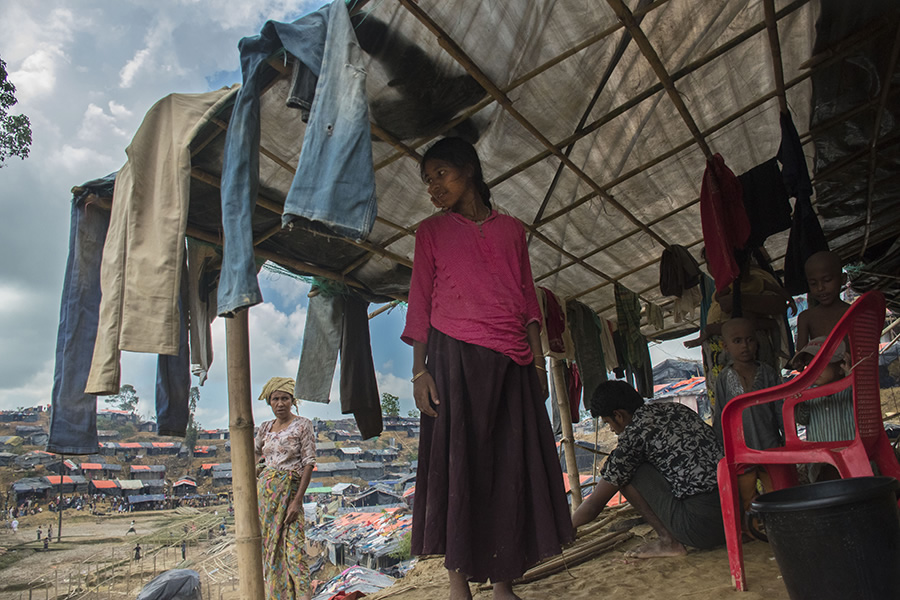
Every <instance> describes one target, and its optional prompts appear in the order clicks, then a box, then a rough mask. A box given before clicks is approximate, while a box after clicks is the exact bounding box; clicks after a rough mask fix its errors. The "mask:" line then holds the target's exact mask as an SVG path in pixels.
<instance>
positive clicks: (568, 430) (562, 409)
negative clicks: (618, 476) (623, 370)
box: [550, 358, 582, 512]
mask: <svg viewBox="0 0 900 600" xmlns="http://www.w3.org/2000/svg"><path fill="white" fill-rule="evenodd" d="M564 368H565V366H564V365H563V362H562V361H561V360H559V359H556V358H551V359H550V371H551V372H552V374H553V387H554V388H555V389H556V403H557V404H558V405H559V420H560V421H561V422H562V433H563V437H562V440H561V444H560V445H561V446H562V448H563V451H564V452H565V455H566V472H567V473H568V476H569V487H570V488H571V490H572V511H573V512H574V511H575V509H576V508H578V507H579V506H581V500H582V498H581V479H580V478H579V477H578V463H577V462H576V461H575V433H574V431H573V430H572V414H571V413H570V412H569V393H568V388H567V386H566V376H565V374H564V373H563V369H564Z"/></svg>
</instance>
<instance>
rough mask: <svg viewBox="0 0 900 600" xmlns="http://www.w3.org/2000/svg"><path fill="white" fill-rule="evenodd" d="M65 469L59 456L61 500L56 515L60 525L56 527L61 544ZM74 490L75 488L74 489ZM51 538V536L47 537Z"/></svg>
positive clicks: (59, 499)
mask: <svg viewBox="0 0 900 600" xmlns="http://www.w3.org/2000/svg"><path fill="white" fill-rule="evenodd" d="M64 468H65V463H64V462H63V455H62V454H60V455H59V498H58V500H57V503H56V514H57V516H58V517H59V523H57V525H56V541H57V542H59V541H60V540H61V539H62V511H63V495H62V494H63V491H62V485H63V470H64ZM73 489H74V488H73ZM47 537H49V536H47Z"/></svg>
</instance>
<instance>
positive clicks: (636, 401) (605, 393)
mask: <svg viewBox="0 0 900 600" xmlns="http://www.w3.org/2000/svg"><path fill="white" fill-rule="evenodd" d="M643 405H644V399H643V398H641V395H640V394H638V393H637V390H635V389H634V388H633V387H631V386H630V385H628V384H627V383H625V382H624V381H604V382H603V383H601V384H600V385H598V386H597V389H595V390H594V395H593V396H591V416H592V417H595V418H596V417H611V416H613V413H614V412H615V411H617V410H619V409H622V410H624V411H626V412H627V413H628V414H630V415H633V414H634V411H636V410H637V409H639V408H640V407H641V406H643Z"/></svg>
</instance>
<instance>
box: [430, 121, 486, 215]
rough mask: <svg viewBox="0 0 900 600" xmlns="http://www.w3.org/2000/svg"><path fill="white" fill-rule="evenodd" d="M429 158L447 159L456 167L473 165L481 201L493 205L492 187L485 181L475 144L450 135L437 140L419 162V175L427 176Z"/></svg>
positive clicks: (461, 167) (473, 176)
mask: <svg viewBox="0 0 900 600" xmlns="http://www.w3.org/2000/svg"><path fill="white" fill-rule="evenodd" d="M429 160H443V161H447V162H448V163H450V164H451V165H453V166H454V167H457V168H459V169H463V168H465V167H468V166H471V167H472V178H473V179H474V180H475V189H477V190H478V195H479V196H481V201H482V202H484V204H485V206H487V207H488V208H493V207H492V206H491V188H489V187H488V185H487V183H485V181H484V173H483V172H482V171H481V160H479V158H478V153H477V152H476V151H475V146H473V145H472V144H470V143H469V142H467V141H465V140H464V139H462V138H458V137H448V138H444V139H442V140H438V141H436V142H435V143H434V144H433V145H432V146H431V148H429V149H428V150H427V151H426V152H425V156H423V157H422V162H420V163H419V175H420V176H421V177H422V178H424V177H425V163H427V162H428V161H429Z"/></svg>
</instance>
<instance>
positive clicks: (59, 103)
mask: <svg viewBox="0 0 900 600" xmlns="http://www.w3.org/2000/svg"><path fill="white" fill-rule="evenodd" d="M319 4H320V2H318V1H313V2H310V1H306V0H293V1H292V0H243V1H241V2H234V1H229V0H206V1H204V2H198V1H197V0H153V1H150V2H148V1H138V0H65V1H63V0H41V1H40V2H33V1H29V0H0V58H2V59H3V60H4V61H5V62H6V64H7V70H8V71H9V78H10V80H11V81H12V82H13V83H14V84H15V86H16V88H17V92H16V96H17V98H18V100H19V103H18V105H16V106H15V107H13V109H12V112H13V113H14V114H18V113H20V112H21V113H25V114H26V115H28V117H29V118H30V119H31V124H32V131H33V138H34V142H33V145H32V147H31V155H30V157H29V158H28V159H26V160H24V161H21V160H19V159H18V158H13V159H10V160H9V161H7V164H6V166H5V167H3V168H2V169H0V197H2V208H3V214H2V218H0V256H2V257H3V258H2V263H0V264H2V266H0V409H8V408H15V407H19V406H33V405H36V404H47V403H49V401H50V389H51V386H52V379H53V361H54V349H55V343H56V329H57V324H58V318H59V300H60V291H61V288H62V280H63V271H64V268H65V263H66V256H67V252H68V235H69V206H70V201H71V192H70V190H71V188H72V187H73V186H75V185H78V184H80V183H83V182H85V181H88V180H91V179H94V178H97V177H100V176H103V175H106V174H107V173H110V172H113V171H116V170H118V169H119V168H120V167H121V166H122V164H123V162H124V161H125V147H126V146H127V145H128V143H129V141H130V140H131V137H132V136H133V135H134V132H135V131H136V130H137V128H138V126H139V125H140V122H141V119H142V118H143V116H144V114H145V113H146V111H147V110H148V109H149V108H150V106H151V105H152V104H153V103H154V102H156V101H157V100H158V99H160V98H162V97H163V96H165V95H167V94H169V93H172V92H182V93H192V92H205V91H208V90H211V89H216V88H219V87H221V86H223V85H230V84H232V83H235V82H239V81H240V71H239V57H238V52H237V44H238V41H239V40H240V39H241V38H242V37H244V36H247V35H253V34H255V33H257V32H258V31H259V29H260V27H261V26H262V24H263V23H264V22H265V21H266V20H267V19H273V20H280V21H292V20H294V19H296V18H298V17H299V16H302V15H303V14H305V13H306V12H309V11H310V10H312V9H314V8H317V7H318V5H319ZM260 283H261V287H262V290H263V295H264V298H265V299H266V302H265V303H264V304H262V305H260V306H257V307H255V308H253V309H252V310H251V311H250V340H251V364H252V385H253V388H254V390H257V389H259V388H260V387H261V386H262V384H263V383H264V382H265V381H266V379H267V378H268V377H270V376H272V375H290V376H293V375H294V374H295V373H296V371H297V364H298V361H299V354H300V344H301V340H302V337H303V326H304V322H305V318H306V292H307V287H306V285H305V284H303V283H301V282H297V281H295V280H294V279H292V278H289V277H286V276H283V275H275V274H271V273H268V272H266V271H263V272H262V274H261V275H260ZM404 318H405V317H404V314H403V311H402V309H396V310H394V311H392V312H391V313H390V314H383V315H380V316H378V317H376V318H375V319H373V321H372V322H371V327H372V338H373V340H376V343H375V346H374V348H373V355H374V359H375V366H376V370H377V371H378V379H379V388H380V390H381V391H383V392H390V393H393V394H395V395H397V396H399V397H400V398H401V411H402V414H406V413H407V411H409V410H411V409H412V408H413V406H414V405H413V402H412V399H411V386H410V384H409V381H408V380H409V371H410V368H411V361H412V353H411V351H410V350H409V348H408V347H407V346H405V345H404V344H403V343H402V342H400V341H399V335H400V331H401V329H402V326H403V322H404ZM213 335H214V338H215V353H216V361H215V363H214V364H213V366H212V369H211V372H210V378H209V380H208V381H207V383H206V384H205V385H204V386H203V388H201V407H200V409H199V411H198V418H199V420H200V422H201V423H202V424H203V426H204V427H210V428H211V427H227V426H228V411H227V399H226V386H225V371H224V365H225V348H224V323H223V322H222V320H221V319H217V320H216V321H215V322H214V324H213ZM667 346H669V345H667ZM670 353H678V354H682V355H683V354H685V352H683V351H679V350H678V349H677V347H676V346H674V345H673V346H670V347H669V348H668V349H666V348H659V347H657V348H654V349H653V350H652V355H653V359H654V362H656V361H658V360H662V359H664V358H666V357H668V356H669V355H670ZM155 365H156V358H155V356H149V355H138V354H128V353H126V354H125V355H123V361H122V368H123V370H122V383H131V384H132V385H134V386H135V387H136V389H137V391H138V394H139V395H140V396H141V406H140V408H139V410H140V411H141V412H142V413H144V414H150V413H151V412H152V411H153V410H154V408H153V407H154V404H153V386H154V384H153V382H154V377H155ZM333 397H334V398H336V394H335V395H333ZM254 408H255V412H256V415H255V416H256V420H257V422H259V421H261V420H262V419H264V418H268V417H269V414H268V409H267V407H265V406H263V405H261V404H256V405H255V406H254ZM302 412H303V413H304V414H306V415H309V416H319V417H327V418H337V417H338V416H339V413H340V409H339V406H337V401H336V399H335V400H333V401H332V404H331V405H316V404H313V403H306V404H304V406H303V407H302Z"/></svg>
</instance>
